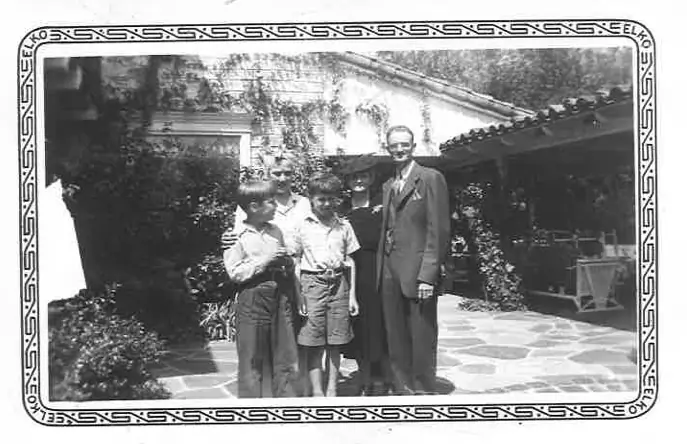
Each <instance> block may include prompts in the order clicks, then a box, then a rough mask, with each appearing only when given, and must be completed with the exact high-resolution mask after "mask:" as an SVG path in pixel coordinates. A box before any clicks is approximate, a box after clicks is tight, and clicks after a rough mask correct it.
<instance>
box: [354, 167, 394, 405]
mask: <svg viewBox="0 0 687 444" xmlns="http://www.w3.org/2000/svg"><path fill="white" fill-rule="evenodd" d="M375 164H376V161H375V159H374V158H373V157H372V156H363V157H360V158H357V159H355V160H353V161H351V162H349V163H348V164H347V165H345V166H344V169H343V172H344V173H345V174H346V184H347V185H348V187H349V189H350V191H351V199H350V204H349V206H348V207H349V208H348V211H347V212H346V216H347V218H348V220H349V222H350V223H351V226H352V227H353V230H354V231H355V234H356V237H357V238H358V243H359V244H360V249H359V250H358V251H357V252H356V253H354V254H353V259H354V260H355V264H356V272H357V273H356V295H357V297H358V303H359V304H360V314H359V315H358V316H357V319H356V320H355V321H354V324H353V328H354V334H355V337H354V339H353V342H352V344H351V350H350V353H351V354H352V355H353V356H352V357H353V358H355V360H356V361H357V363H358V369H359V373H360V392H359V393H360V394H361V395H366V396H374V395H383V394H385V391H388V375H389V372H388V360H387V346H386V334H385V330H384V319H383V317H382V301H381V298H380V296H379V294H378V293H377V288H376V279H375V273H376V271H377V266H376V258H377V246H378V244H379V236H380V231H381V225H382V198H381V195H380V194H379V193H375V194H372V192H371V187H372V185H373V184H374V181H375V171H374V167H375Z"/></svg>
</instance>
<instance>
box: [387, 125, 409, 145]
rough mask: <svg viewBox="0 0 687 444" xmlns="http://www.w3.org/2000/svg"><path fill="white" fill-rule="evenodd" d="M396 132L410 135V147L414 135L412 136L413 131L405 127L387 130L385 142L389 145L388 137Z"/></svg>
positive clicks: (395, 126)
mask: <svg viewBox="0 0 687 444" xmlns="http://www.w3.org/2000/svg"><path fill="white" fill-rule="evenodd" d="M397 131H398V132H405V133H408V134H410V144H411V145H412V144H414V143H415V134H413V131H412V130H411V129H410V128H408V127H407V126H405V125H394V126H392V127H391V128H389V129H388V130H387V131H386V142H387V143H389V136H391V134H392V133H395V132H397Z"/></svg>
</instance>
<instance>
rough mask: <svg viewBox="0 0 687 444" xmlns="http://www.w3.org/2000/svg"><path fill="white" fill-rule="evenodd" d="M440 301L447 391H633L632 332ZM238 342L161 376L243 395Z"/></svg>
mask: <svg viewBox="0 0 687 444" xmlns="http://www.w3.org/2000/svg"><path fill="white" fill-rule="evenodd" d="M457 304H458V298H457V297H455V296H452V295H445V296H442V297H441V298H440V299H439V349H438V355H437V376H438V385H439V391H440V392H441V393H442V394H452V393H455V394H464V393H506V392H523V393H547V392H550V393H554V392H609V391H610V392H633V391H636V390H637V373H638V370H637V365H636V363H635V362H633V353H634V351H633V347H635V346H636V341H637V335H636V333H635V332H632V331H625V330H620V329H617V328H613V327H610V326H603V325H596V324H591V323H586V322H581V321H575V320H569V319H565V318H562V317H557V316H552V315H546V314H540V313H535V312H517V313H485V312H465V311H460V310H459V309H458V308H457ZM355 371H356V365H355V361H352V360H348V359H344V360H343V363H342V378H341V382H340V387H339V394H340V395H342V396H346V395H349V396H350V395H352V394H354V393H355V388H354V386H355V381H354V379H355V378H354V376H355ZM236 372H237V357H236V348H235V344H233V343H231V342H214V343H210V344H208V345H206V346H197V347H187V348H177V349H174V350H172V351H170V352H169V354H168V355H167V356H166V357H165V359H164V360H163V363H162V365H161V366H160V367H159V368H157V369H155V375H156V376H157V377H158V378H159V379H160V381H161V382H162V383H163V384H164V385H165V386H166V387H167V388H168V389H169V390H170V391H171V392H172V394H173V398H175V399H217V398H233V397H236Z"/></svg>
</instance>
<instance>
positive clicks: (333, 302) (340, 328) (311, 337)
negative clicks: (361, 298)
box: [298, 273, 353, 347]
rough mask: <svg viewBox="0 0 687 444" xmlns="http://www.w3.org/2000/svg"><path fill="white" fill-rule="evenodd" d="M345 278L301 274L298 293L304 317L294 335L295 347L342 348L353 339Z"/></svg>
mask: <svg viewBox="0 0 687 444" xmlns="http://www.w3.org/2000/svg"><path fill="white" fill-rule="evenodd" d="M348 290H349V284H348V279H346V277H345V276H344V275H343V274H339V275H338V276H337V277H335V278H325V277H324V276H322V275H317V274H311V273H302V274H301V293H302V296H303V299H304V300H305V305H306V308H307V310H308V317H307V318H306V319H305V320H304V321H303V325H302V326H301V329H300V331H299V333H298V344H299V345H304V346H308V347H321V346H324V345H344V344H348V343H349V342H351V340H352V339H353V329H352V326H351V317H350V314H349V312H348V297H349V294H348Z"/></svg>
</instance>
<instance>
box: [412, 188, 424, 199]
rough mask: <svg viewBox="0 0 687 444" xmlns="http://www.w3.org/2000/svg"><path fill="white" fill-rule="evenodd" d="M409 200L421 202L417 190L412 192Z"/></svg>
mask: <svg viewBox="0 0 687 444" xmlns="http://www.w3.org/2000/svg"><path fill="white" fill-rule="evenodd" d="M410 200H422V196H421V195H420V193H418V191H417V190H413V195H412V196H411V197H410Z"/></svg>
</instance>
